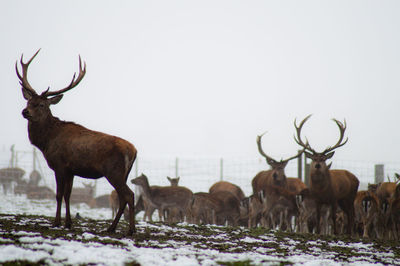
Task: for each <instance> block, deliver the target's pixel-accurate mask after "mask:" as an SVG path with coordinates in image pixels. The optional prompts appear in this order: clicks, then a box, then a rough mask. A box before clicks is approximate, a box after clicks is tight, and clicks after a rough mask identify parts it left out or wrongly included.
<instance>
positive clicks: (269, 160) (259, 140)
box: [257, 131, 276, 164]
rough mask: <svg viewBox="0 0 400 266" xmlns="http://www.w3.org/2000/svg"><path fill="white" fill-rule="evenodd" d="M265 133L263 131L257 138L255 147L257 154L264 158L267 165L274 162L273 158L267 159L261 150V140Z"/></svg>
mask: <svg viewBox="0 0 400 266" xmlns="http://www.w3.org/2000/svg"><path fill="white" fill-rule="evenodd" d="M265 133H267V131H265V132H264V133H262V134H261V135H259V136H257V147H258V152H259V153H260V154H261V155H262V156H263V157H265V159H267V163H268V164H269V163H270V162H276V161H275V160H274V159H273V158H271V157H269V156H268V155H267V154H266V153H265V152H264V151H263V148H262V145H261V138H262V137H263V136H264V135H265Z"/></svg>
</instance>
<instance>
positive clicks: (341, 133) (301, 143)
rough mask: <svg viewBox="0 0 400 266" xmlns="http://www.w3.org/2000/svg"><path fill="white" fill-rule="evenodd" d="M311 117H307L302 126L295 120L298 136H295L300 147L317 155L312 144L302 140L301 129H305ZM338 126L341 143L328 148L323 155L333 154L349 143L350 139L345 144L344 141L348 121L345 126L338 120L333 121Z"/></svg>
mask: <svg viewBox="0 0 400 266" xmlns="http://www.w3.org/2000/svg"><path fill="white" fill-rule="evenodd" d="M310 117H311V115H308V116H306V117H305V118H304V119H303V121H301V123H300V125H299V126H297V123H296V119H295V120H294V127H295V128H296V135H295V136H294V140H295V141H296V143H297V144H299V145H300V146H302V147H303V148H304V149H306V150H308V151H310V152H312V153H314V154H316V153H317V152H316V151H315V150H314V149H312V148H311V146H310V144H309V143H308V140H307V142H306V143H304V141H303V140H302V139H301V129H302V128H303V125H304V123H305V122H306V121H307V120H308V119H309V118H310ZM332 120H333V121H334V122H335V123H336V125H337V126H338V127H339V130H340V136H339V141H338V142H337V143H336V144H335V145H334V146H332V147H328V148H326V149H325V150H324V151H323V152H322V154H326V153H328V152H331V151H333V150H335V149H337V148H339V147H341V146H343V145H344V144H346V143H347V141H348V140H349V138H346V140H345V141H344V142H342V141H343V137H344V132H345V131H346V120H344V124H343V123H342V122H340V121H338V120H336V119H334V118H333V119H332Z"/></svg>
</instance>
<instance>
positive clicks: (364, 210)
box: [354, 190, 384, 238]
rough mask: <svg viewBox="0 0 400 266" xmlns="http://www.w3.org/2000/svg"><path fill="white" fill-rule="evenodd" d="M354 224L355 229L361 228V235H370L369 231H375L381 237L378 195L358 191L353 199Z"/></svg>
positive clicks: (381, 224) (381, 227) (381, 225)
mask: <svg viewBox="0 0 400 266" xmlns="http://www.w3.org/2000/svg"><path fill="white" fill-rule="evenodd" d="M354 208H355V224H356V228H357V229H361V231H362V236H363V237H365V238H369V237H370V233H371V232H372V231H373V232H375V236H376V237H377V238H381V237H382V233H383V229H384V228H383V226H384V225H383V223H382V219H381V217H380V216H381V213H380V204H379V199H378V197H377V196H376V195H375V194H374V193H372V192H370V191H365V190H363V191H358V192H357V196H356V199H355V201H354Z"/></svg>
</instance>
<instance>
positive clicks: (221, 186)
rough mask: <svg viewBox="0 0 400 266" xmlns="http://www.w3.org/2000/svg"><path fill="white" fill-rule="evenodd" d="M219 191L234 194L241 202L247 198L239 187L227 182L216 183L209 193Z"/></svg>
mask: <svg viewBox="0 0 400 266" xmlns="http://www.w3.org/2000/svg"><path fill="white" fill-rule="evenodd" d="M217 191H228V192H230V193H232V194H233V195H235V196H236V198H237V199H238V200H239V201H241V200H243V199H244V198H245V195H244V193H243V190H242V189H241V188H240V187H239V186H238V185H235V184H232V183H230V182H227V181H219V182H216V183H215V184H213V185H212V186H211V187H210V189H209V191H208V192H209V193H214V192H217Z"/></svg>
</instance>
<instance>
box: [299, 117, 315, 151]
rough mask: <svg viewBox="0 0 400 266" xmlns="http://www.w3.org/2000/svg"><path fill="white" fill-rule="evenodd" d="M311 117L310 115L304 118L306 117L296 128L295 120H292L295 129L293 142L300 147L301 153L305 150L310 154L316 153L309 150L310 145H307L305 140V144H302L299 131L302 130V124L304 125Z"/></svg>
mask: <svg viewBox="0 0 400 266" xmlns="http://www.w3.org/2000/svg"><path fill="white" fill-rule="evenodd" d="M311 116H312V115H311V114H310V115H308V116H306V117H305V118H304V119H303V121H301V122H300V125H299V126H297V123H296V119H294V127H295V128H296V135H294V140H295V141H296V143H297V144H299V145H300V146H302V147H303V152H304V151H305V150H309V151H311V152H313V153H316V152H315V151H314V150H313V149H312V148H311V146H310V144H309V142H308V140H307V138H306V143H304V142H303V140H302V139H301V129H302V128H303V126H304V123H305V122H306V121H307V120H308V119H309V118H310V117H311Z"/></svg>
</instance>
